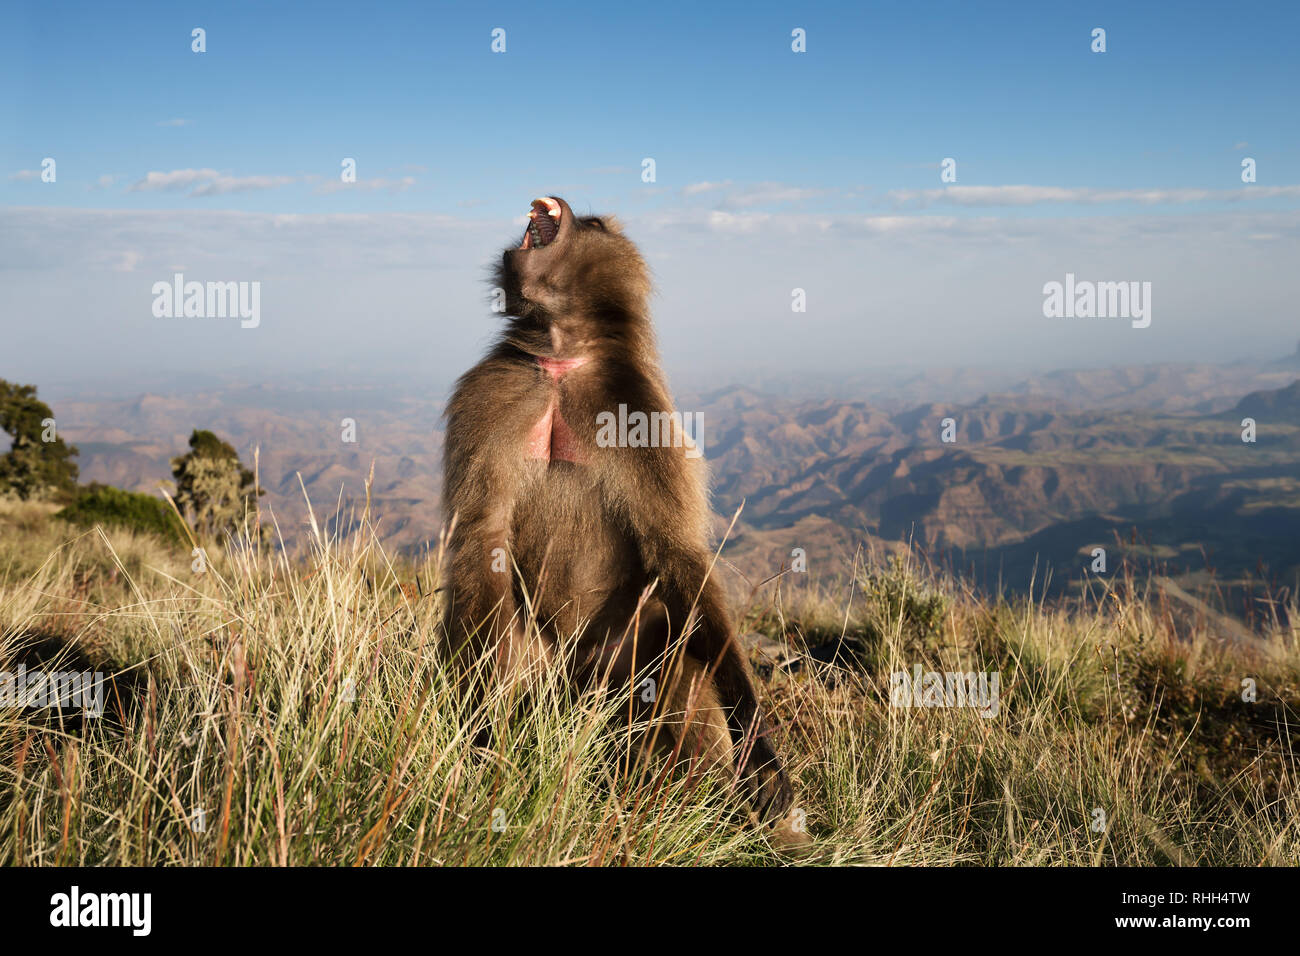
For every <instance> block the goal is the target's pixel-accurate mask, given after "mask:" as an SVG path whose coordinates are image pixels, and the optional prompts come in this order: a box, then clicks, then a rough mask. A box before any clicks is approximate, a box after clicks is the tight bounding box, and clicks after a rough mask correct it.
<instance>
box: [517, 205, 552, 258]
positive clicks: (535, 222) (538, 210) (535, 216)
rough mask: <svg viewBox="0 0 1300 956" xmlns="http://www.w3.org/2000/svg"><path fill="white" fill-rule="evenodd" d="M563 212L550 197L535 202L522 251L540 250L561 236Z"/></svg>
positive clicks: (529, 213)
mask: <svg viewBox="0 0 1300 956" xmlns="http://www.w3.org/2000/svg"><path fill="white" fill-rule="evenodd" d="M562 213H563V210H562V209H561V208H560V204H559V203H558V202H556V201H555V200H554V199H552V198H551V197H550V196H543V197H542V198H541V199H534V200H533V208H532V209H531V210H529V212H528V228H527V229H525V230H524V242H523V245H521V246H520V247H519V248H521V249H540V248H541V247H542V246H545V245H548V244H550V243H551V242H553V241H554V240H555V237H556V236H557V235H559V234H560V216H561V215H562Z"/></svg>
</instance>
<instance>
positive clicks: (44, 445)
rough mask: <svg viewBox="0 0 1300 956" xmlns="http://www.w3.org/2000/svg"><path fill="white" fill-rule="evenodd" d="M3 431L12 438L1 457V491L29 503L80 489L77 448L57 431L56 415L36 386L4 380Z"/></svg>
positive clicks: (0, 389)
mask: <svg viewBox="0 0 1300 956" xmlns="http://www.w3.org/2000/svg"><path fill="white" fill-rule="evenodd" d="M0 430H2V431H5V432H8V433H9V436H10V438H11V439H12V442H13V443H12V445H11V446H10V448H9V451H8V452H7V453H6V454H5V455H4V456H3V457H2V458H0V492H5V491H9V492H13V493H14V494H16V495H17V496H18V497H19V498H21V499H23V500H24V501H26V500H27V499H30V498H49V497H53V496H56V495H59V494H69V493H71V492H72V491H73V490H74V489H75V488H76V486H77V473H78V470H77V466H76V463H75V462H73V461H72V456H73V455H75V454H76V453H77V449H76V447H75V446H73V445H68V444H65V443H64V441H63V439H62V438H59V437H58V435H57V434H56V432H55V426H54V413H53V412H52V411H50V407H49V406H48V405H46V404H45V403H44V402H42V401H41V400H40V399H38V398H37V397H36V386H35V385H12V384H10V383H9V382H6V381H5V380H4V379H0Z"/></svg>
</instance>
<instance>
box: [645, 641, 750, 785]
mask: <svg viewBox="0 0 1300 956" xmlns="http://www.w3.org/2000/svg"><path fill="white" fill-rule="evenodd" d="M670 667H671V671H672V672H673V673H671V674H670V676H669V677H668V686H667V687H666V688H665V689H664V691H665V692H664V696H663V699H662V702H661V706H660V707H659V710H658V716H657V718H656V721H655V723H656V726H655V727H652V728H651V730H650V735H651V739H652V740H654V741H655V749H656V750H658V751H660V752H661V753H662V752H665V751H668V752H671V753H673V754H675V755H676V756H677V758H678V759H679V760H689V761H692V762H696V763H697V764H698V765H699V766H700V768H701V769H703V770H717V771H720V772H722V773H725V774H734V772H735V762H734V761H735V758H734V756H733V754H732V744H731V730H730V729H729V727H728V726H727V716H726V714H724V713H723V710H722V703H721V701H720V700H719V699H718V689H717V687H716V686H715V685H714V683H713V680H712V678H710V677H709V674H708V665H706V664H704V663H702V662H701V661H698V660H696V659H695V658H693V657H691V656H690V655H689V654H686V653H678V654H677V660H676V662H675V663H674V664H673V665H670ZM656 731H657V733H656Z"/></svg>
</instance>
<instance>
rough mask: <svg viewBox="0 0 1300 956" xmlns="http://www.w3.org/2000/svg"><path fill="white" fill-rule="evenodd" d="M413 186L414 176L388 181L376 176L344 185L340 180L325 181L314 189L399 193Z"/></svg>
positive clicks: (321, 190)
mask: <svg viewBox="0 0 1300 956" xmlns="http://www.w3.org/2000/svg"><path fill="white" fill-rule="evenodd" d="M414 185H415V177H414V176H403V177H402V178H401V179H388V178H387V177H384V176H377V177H375V178H374V179H358V180H357V181H356V182H355V183H345V182H343V180H341V179H327V180H325V181H324V182H322V183H321V184H320V185H318V186H317V187H316V192H318V193H338V192H345V191H348V190H353V189H355V190H358V191H361V192H378V191H380V190H387V191H388V192H394V193H400V192H405V191H406V190H408V189H410V188H411V187H412V186H414Z"/></svg>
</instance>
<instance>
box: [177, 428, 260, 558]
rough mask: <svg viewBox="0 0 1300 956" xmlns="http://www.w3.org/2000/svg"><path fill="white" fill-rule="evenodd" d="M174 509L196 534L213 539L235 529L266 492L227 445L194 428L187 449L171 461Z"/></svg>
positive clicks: (213, 436) (214, 436) (210, 433)
mask: <svg viewBox="0 0 1300 956" xmlns="http://www.w3.org/2000/svg"><path fill="white" fill-rule="evenodd" d="M172 477H173V478H175V479H176V506H177V507H178V508H180V510H181V512H182V513H183V514H184V515H185V516H186V518H187V519H188V520H189V521H191V522H192V523H193V524H194V527H195V528H197V529H198V531H199V533H200V534H202V535H205V536H208V537H215V536H216V535H218V534H221V533H222V532H224V531H229V530H233V529H235V528H238V527H239V526H240V525H241V524H242V523H243V520H244V516H245V515H246V514H247V513H248V511H249V508H250V507H251V505H252V500H253V499H254V498H255V497H256V496H258V495H263V494H265V493H266V492H265V491H264V490H263V489H261V488H258V487H257V482H256V479H255V478H254V476H253V473H252V472H251V471H249V470H248V469H247V468H245V467H244V466H243V465H242V464H240V461H239V455H238V453H237V452H236V451H235V449H234V448H232V447H231V446H230V445H229V444H228V443H226V442H224V441H222V440H221V439H220V438H218V437H217V436H216V435H214V434H213V433H212V432H210V431H204V430H202V429H197V428H196V429H195V430H194V434H192V435H191V436H190V450H189V451H188V452H187V453H186V454H184V455H182V456H180V457H179V458H173V459H172Z"/></svg>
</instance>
